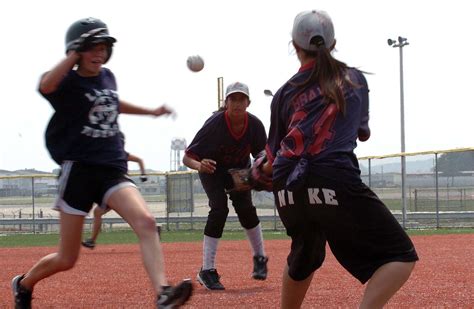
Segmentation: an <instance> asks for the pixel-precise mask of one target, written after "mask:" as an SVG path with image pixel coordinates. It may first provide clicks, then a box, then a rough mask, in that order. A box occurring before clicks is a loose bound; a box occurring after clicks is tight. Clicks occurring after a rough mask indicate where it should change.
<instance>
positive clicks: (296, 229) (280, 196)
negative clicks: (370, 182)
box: [274, 177, 418, 283]
mask: <svg viewBox="0 0 474 309" xmlns="http://www.w3.org/2000/svg"><path fill="white" fill-rule="evenodd" d="M277 187H278V185H277V186H275V190H274V196H275V203H276V206H277V209H278V213H279V215H280V218H281V220H282V222H283V224H284V226H285V228H286V230H287V234H288V236H290V237H291V239H292V243H291V251H290V254H289V255H288V258H287V262H288V267H289V276H290V277H291V278H292V279H293V280H297V281H301V280H304V279H306V278H307V277H308V276H309V275H311V273H313V272H314V271H315V270H317V269H318V268H319V267H321V265H322V263H323V261H324V258H325V254H326V252H325V249H326V242H327V243H328V244H329V247H330V248H331V251H332V252H333V254H334V256H335V257H336V258H337V260H338V261H339V263H341V265H342V266H343V267H344V268H345V269H347V271H349V272H350V273H351V274H352V275H353V276H354V277H355V278H357V279H358V280H359V281H360V282H362V283H365V282H367V281H368V280H369V279H370V278H371V277H372V275H373V273H374V272H375V271H376V270H377V269H378V268H379V267H380V266H382V265H384V264H386V263H389V262H394V261H399V262H412V261H416V260H418V256H417V253H416V250H415V247H414V246H413V243H412V242H411V240H410V238H409V237H408V235H407V234H406V233H405V231H404V230H403V228H402V227H401V226H400V224H399V223H398V221H397V220H396V218H395V217H394V216H393V215H392V213H391V212H390V210H389V209H388V208H387V207H386V206H385V205H384V204H383V202H382V201H381V200H380V199H379V198H378V197H377V196H376V195H375V193H373V192H372V191H371V190H370V188H368V187H367V186H366V185H365V184H363V183H362V182H361V183H359V184H342V183H337V182H335V181H332V180H328V179H322V178H316V177H312V178H311V179H310V180H309V181H308V185H306V186H305V187H303V188H300V189H298V190H296V191H294V192H290V191H286V190H284V189H280V190H279V189H278V188H277Z"/></svg>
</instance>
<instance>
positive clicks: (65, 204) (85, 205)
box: [54, 161, 135, 216]
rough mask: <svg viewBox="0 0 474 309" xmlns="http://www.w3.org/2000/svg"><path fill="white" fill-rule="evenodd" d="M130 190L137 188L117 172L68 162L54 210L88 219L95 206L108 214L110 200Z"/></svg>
mask: <svg viewBox="0 0 474 309" xmlns="http://www.w3.org/2000/svg"><path fill="white" fill-rule="evenodd" d="M128 186H133V187H135V184H134V182H133V181H132V180H131V179H130V178H129V177H128V176H127V175H126V174H125V173H124V172H123V171H121V170H119V169H117V168H113V167H107V166H97V165H87V164H83V163H79V162H72V161H65V162H64V163H63V164H62V166H61V174H60V176H59V183H58V189H59V192H58V198H57V200H56V204H55V206H54V209H56V210H61V211H63V212H65V213H68V214H73V215H80V216H87V214H88V213H89V211H90V210H91V208H92V205H93V204H94V203H97V204H98V206H99V207H101V208H103V209H104V210H105V209H106V208H107V200H108V199H109V197H110V196H111V195H112V194H113V193H114V192H116V191H117V190H119V189H121V188H123V187H128Z"/></svg>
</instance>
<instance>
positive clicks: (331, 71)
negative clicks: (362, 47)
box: [293, 36, 350, 114]
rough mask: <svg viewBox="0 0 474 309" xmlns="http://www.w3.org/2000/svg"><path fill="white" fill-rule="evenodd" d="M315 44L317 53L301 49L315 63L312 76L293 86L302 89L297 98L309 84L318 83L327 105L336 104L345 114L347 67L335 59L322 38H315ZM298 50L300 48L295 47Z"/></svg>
mask: <svg viewBox="0 0 474 309" xmlns="http://www.w3.org/2000/svg"><path fill="white" fill-rule="evenodd" d="M312 40H315V42H314V44H315V45H316V46H317V49H316V50H315V51H308V50H304V49H300V50H301V51H303V52H304V53H305V54H306V56H308V57H311V58H314V59H315V62H314V65H313V68H312V70H311V74H310V76H309V77H308V78H307V79H306V80H305V81H303V82H302V83H299V84H294V83H293V86H296V87H301V88H302V89H301V91H300V92H298V93H297V94H296V96H295V98H296V97H297V96H298V95H299V94H300V93H302V92H303V91H305V89H304V88H305V86H307V85H308V84H314V83H318V84H319V87H320V89H321V94H322V95H323V96H324V98H325V99H326V103H328V104H331V103H334V104H336V106H337V108H338V109H339V111H341V112H342V113H343V114H345V111H346V100H345V99H344V86H345V84H346V83H348V82H349V83H350V81H348V80H346V77H345V75H346V70H347V68H348V67H347V65H346V64H345V63H344V62H341V61H339V60H337V59H335V58H334V57H333V56H332V55H331V52H330V50H329V49H328V48H326V47H325V45H324V41H323V40H322V38H321V37H319V36H317V37H314V38H313V39H312ZM295 47H296V48H299V47H297V46H295Z"/></svg>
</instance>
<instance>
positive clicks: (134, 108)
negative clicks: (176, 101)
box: [119, 100, 173, 117]
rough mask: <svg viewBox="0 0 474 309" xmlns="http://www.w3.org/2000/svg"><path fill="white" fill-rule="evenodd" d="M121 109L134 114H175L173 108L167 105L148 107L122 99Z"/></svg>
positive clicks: (123, 111) (124, 112)
mask: <svg viewBox="0 0 474 309" xmlns="http://www.w3.org/2000/svg"><path fill="white" fill-rule="evenodd" d="M119 106H120V107H119V110H120V112H121V113H123V114H132V115H151V116H155V117H158V116H161V115H170V114H173V110H172V109H171V108H169V107H167V106H165V105H162V106H160V107H158V108H147V107H143V106H138V105H134V104H132V103H129V102H126V101H123V100H120V105H119Z"/></svg>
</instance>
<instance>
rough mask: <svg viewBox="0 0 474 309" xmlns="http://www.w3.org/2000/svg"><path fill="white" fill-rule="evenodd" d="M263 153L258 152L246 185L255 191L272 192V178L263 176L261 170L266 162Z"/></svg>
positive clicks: (265, 156)
mask: <svg viewBox="0 0 474 309" xmlns="http://www.w3.org/2000/svg"><path fill="white" fill-rule="evenodd" d="M267 161H268V160H267V155H266V153H265V151H262V152H260V153H259V154H258V155H257V158H256V159H255V162H254V163H253V165H252V167H251V168H250V171H249V175H248V183H249V184H250V186H251V187H252V188H253V189H254V190H256V191H273V182H272V177H271V176H267V175H265V173H264V172H263V170H262V167H263V165H264V164H265V163H266V162H267Z"/></svg>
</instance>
